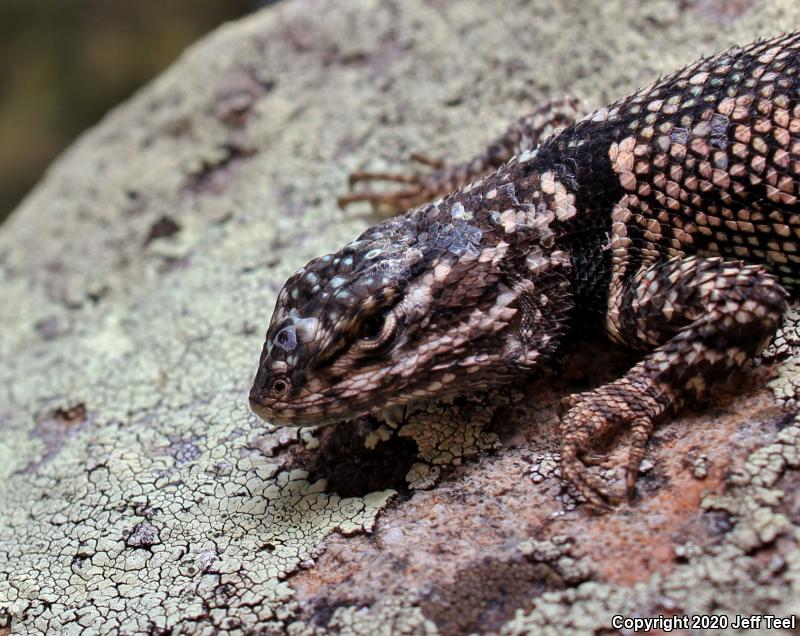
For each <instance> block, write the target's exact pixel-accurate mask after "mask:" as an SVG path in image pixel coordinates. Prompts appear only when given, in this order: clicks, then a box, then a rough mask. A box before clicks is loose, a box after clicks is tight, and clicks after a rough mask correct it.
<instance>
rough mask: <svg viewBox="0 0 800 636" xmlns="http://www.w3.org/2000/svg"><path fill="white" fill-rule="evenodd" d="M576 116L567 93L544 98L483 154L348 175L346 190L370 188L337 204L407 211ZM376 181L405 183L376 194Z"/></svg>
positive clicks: (420, 157)
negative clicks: (416, 170)
mask: <svg viewBox="0 0 800 636" xmlns="http://www.w3.org/2000/svg"><path fill="white" fill-rule="evenodd" d="M577 115H578V103H577V100H575V99H574V98H572V97H565V98H563V99H561V100H556V101H552V102H547V103H546V104H544V105H542V106H540V107H539V108H537V109H536V110H535V111H533V112H532V113H530V114H529V115H526V116H525V117H522V118H520V119H518V120H517V121H516V122H514V123H513V124H512V125H511V126H510V127H509V128H508V130H506V132H505V133H504V134H503V135H502V136H501V137H499V138H498V139H496V140H494V141H493V142H492V143H490V144H489V145H488V146H487V148H486V149H485V150H484V151H483V152H482V153H480V154H479V155H477V156H476V157H474V158H473V159H472V160H470V161H467V162H464V163H455V164H448V163H446V162H444V161H440V160H438V159H431V158H429V157H426V156H424V155H420V154H412V155H411V158H412V159H413V160H414V161H416V162H418V163H421V164H423V165H426V166H429V167H430V168H432V172H427V173H422V174H405V173H403V172H368V171H362V172H355V173H353V174H352V175H350V188H351V189H352V188H353V187H354V186H355V185H357V184H360V183H364V184H367V185H368V188H367V189H365V190H361V191H357V192H351V193H350V194H346V195H343V196H341V197H339V200H338V203H339V207H346V206H348V205H350V204H351V203H356V202H359V201H367V202H369V203H371V204H372V207H373V209H375V210H376V211H385V212H387V213H390V214H399V213H401V212H405V211H406V210H408V209H410V208H412V207H414V206H417V205H421V204H423V203H427V202H429V201H433V200H434V199H437V198H438V197H441V196H444V195H445V194H448V193H450V192H453V191H454V190H457V189H458V188H460V187H461V186H463V185H466V184H467V183H469V182H470V181H472V180H474V179H476V178H478V177H481V176H483V175H485V174H488V173H489V172H491V171H492V170H495V169H497V168H499V167H500V166H501V165H503V164H504V163H505V162H506V161H508V160H509V159H511V157H513V156H514V155H516V154H519V153H520V152H521V151H522V150H525V149H526V148H535V147H536V146H538V145H539V144H540V143H541V142H542V141H543V140H544V139H546V138H547V137H549V136H550V135H552V134H553V133H554V132H555V131H556V130H557V129H559V128H563V127H565V126H568V125H570V124H572V123H573V122H574V121H575V119H576V118H577ZM380 181H386V182H389V183H399V184H402V185H403V187H400V188H397V189H395V190H388V191H386V192H378V191H375V190H372V189H371V187H369V186H371V185H372V184H373V183H376V182H380Z"/></svg>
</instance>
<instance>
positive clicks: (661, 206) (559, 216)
mask: <svg viewBox="0 0 800 636" xmlns="http://www.w3.org/2000/svg"><path fill="white" fill-rule="evenodd" d="M574 106H575V104H574V102H573V101H572V100H569V99H567V100H563V101H561V102H557V103H555V104H554V105H553V106H551V107H543V108H541V109H539V110H537V111H535V112H534V113H533V114H531V115H529V116H527V117H523V118H522V119H520V120H518V121H517V122H516V123H515V124H513V125H512V126H511V127H510V128H509V130H508V131H507V132H506V133H505V134H504V135H503V136H502V137H501V138H499V139H498V140H496V141H495V142H493V143H492V144H491V145H490V146H489V147H488V149H487V150H486V151H485V152H483V153H482V154H480V155H479V156H478V157H477V158H475V159H473V160H472V161H469V162H467V163H464V164H453V165H450V164H441V163H435V162H429V163H431V164H432V166H433V170H432V171H428V172H427V173H423V174H420V175H416V176H405V175H402V174H399V173H398V174H392V173H389V174H386V173H363V172H362V173H356V174H355V175H353V178H352V180H351V181H352V182H353V183H354V184H356V183H367V184H369V183H371V182H376V181H378V180H389V181H395V182H399V183H400V184H402V185H400V186H398V189H397V190H394V191H391V190H390V191H388V192H376V191H374V190H371V189H366V190H363V189H362V191H361V192H354V193H352V194H350V195H347V196H345V197H343V198H342V199H341V200H340V203H341V204H342V205H347V204H349V203H353V202H355V201H369V202H371V203H372V204H373V205H374V206H377V207H380V206H384V207H386V208H388V209H389V210H390V211H393V212H396V213H403V212H405V214H400V215H399V216H395V217H392V218H389V219H386V220H384V221H382V222H380V223H378V224H376V225H374V226H373V227H370V228H369V229H367V230H366V231H364V232H363V233H362V234H361V235H360V236H359V237H358V238H357V239H356V240H355V241H353V242H351V243H349V244H348V245H345V246H344V247H342V248H341V249H340V250H339V251H338V252H335V253H332V254H328V255H325V256H321V257H319V258H316V259H314V260H312V261H311V262H309V263H308V264H307V265H305V266H304V267H301V268H300V269H299V270H298V271H297V272H295V273H294V274H293V275H292V276H291V277H290V278H289V279H288V281H287V282H286V284H285V285H284V287H283V289H282V290H281V291H280V293H279V295H278V298H277V303H276V307H275V310H274V313H273V315H272V319H271V322H270V323H269V327H268V329H267V332H266V340H265V343H264V346H263V349H262V351H261V356H260V361H259V365H258V370H257V373H256V375H255V379H254V381H253V385H252V389H251V392H250V398H249V399H250V406H251V408H252V410H253V411H254V412H255V413H256V414H257V415H259V416H260V417H262V418H263V419H265V420H267V421H270V422H272V423H275V424H282V425H295V426H305V425H315V424H322V423H332V422H338V421H342V420H347V419H351V418H355V417H357V416H360V415H364V414H367V413H380V412H381V411H383V410H385V409H388V408H390V407H393V406H397V405H404V404H408V403H410V402H414V401H417V400H425V399H433V398H437V397H440V396H448V395H459V394H464V393H472V392H475V391H479V390H486V389H490V388H493V387H501V386H503V385H506V384H508V383H510V382H512V381H514V380H515V379H517V378H520V377H526V376H527V375H530V374H531V373H534V372H536V371H537V370H540V369H541V368H543V365H546V363H547V362H548V361H551V360H552V359H553V358H554V356H556V355H557V354H558V352H559V351H560V350H561V349H562V347H563V346H564V345H565V343H568V342H569V341H570V339H571V338H574V337H575V335H576V334H582V333H585V332H592V331H594V332H595V333H599V334H601V335H602V336H603V337H605V338H607V339H608V340H610V341H612V342H613V343H616V344H618V345H622V346H625V347H629V348H632V349H635V350H639V351H640V352H641V354H640V355H641V357H640V359H639V361H638V362H637V363H635V364H634V366H633V367H632V368H630V369H629V370H628V371H627V373H625V374H624V375H623V376H622V377H620V378H618V379H616V380H613V381H611V382H609V383H607V384H604V385H601V386H598V387H596V388H594V389H591V390H588V391H586V392H582V393H578V394H575V395H573V396H571V397H570V398H569V400H568V408H567V409H566V412H565V414H564V415H563V417H562V419H561V424H560V461H561V474H562V477H563V478H564V479H566V480H567V481H568V482H571V483H572V484H573V485H574V486H575V487H576V488H577V490H578V491H579V492H580V493H581V495H582V496H583V497H584V498H585V499H586V501H587V502H588V503H589V504H590V505H592V506H596V507H598V508H605V509H608V508H610V507H611V506H612V505H614V504H618V503H620V502H622V501H624V500H625V499H626V498H627V499H630V498H631V497H633V495H634V493H635V483H636V478H637V474H638V469H639V465H640V463H641V461H642V459H643V458H644V455H645V451H646V447H647V442H648V439H649V437H650V435H651V432H652V430H653V427H654V425H655V424H656V423H657V422H658V421H659V420H661V419H662V418H664V417H665V416H666V415H667V414H669V413H674V412H677V410H679V409H680V408H681V407H682V406H684V405H685V404H686V403H687V402H689V401H692V400H697V399H700V398H703V397H704V396H705V395H706V394H707V392H708V389H709V387H710V386H711V385H712V384H713V383H714V382H717V381H721V380H724V379H726V378H727V377H728V376H729V375H731V374H732V373H734V372H736V371H737V370H740V369H742V368H743V367H744V366H745V365H746V364H747V363H748V361H750V360H751V359H752V358H753V357H755V356H756V355H757V354H758V353H759V352H760V350H761V349H762V348H763V347H764V346H765V345H766V344H767V343H768V342H769V341H770V339H771V338H772V337H773V335H774V333H775V331H776V329H777V328H778V326H779V324H780V322H781V320H782V317H783V314H784V312H785V310H786V308H787V306H788V303H789V302H790V301H791V300H792V299H794V298H796V296H797V292H798V290H799V289H800V207H799V206H798V196H800V32H794V33H787V34H783V35H779V36H776V37H773V38H771V39H761V40H757V41H755V42H753V43H750V44H747V45H742V46H735V47H733V48H731V49H729V50H726V51H724V52H722V53H719V54H717V55H715V56H711V57H706V58H703V59H700V60H698V61H696V62H695V63H692V64H689V65H688V66H686V67H684V68H683V69H680V70H678V71H676V72H674V73H672V74H670V75H667V76H664V77H662V78H659V79H658V80H657V81H655V82H654V83H652V84H651V85H649V86H647V87H644V88H641V89H640V90H637V91H636V92H634V93H633V94H631V95H630V96H628V97H625V98H623V99H621V100H619V101H617V102H615V103H613V104H611V105H609V106H606V107H603V108H600V109H598V110H595V111H594V112H592V113H590V114H588V115H586V116H585V117H582V118H578V117H572V111H574V110H575V108H574ZM553 128H556V130H555V131H553V130H552V129H553ZM548 131H549V132H551V133H552V134H549V136H547V133H548ZM362 188H363V186H362ZM621 430H628V431H630V442H629V448H628V458H627V462H626V464H625V466H624V467H621V468H622V469H623V472H624V484H625V490H624V491H620V490H619V489H618V488H615V487H613V486H612V485H611V484H610V483H609V482H607V481H605V480H603V479H601V478H600V476H599V475H598V474H596V472H595V471H594V470H593V469H592V466H593V465H594V464H596V463H598V462H602V461H603V460H604V456H603V455H601V454H600V453H599V452H598V450H597V449H598V442H599V441H600V440H602V439H604V438H605V437H608V436H609V435H611V434H613V433H615V432H619V431H621Z"/></svg>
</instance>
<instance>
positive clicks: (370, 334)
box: [361, 316, 384, 340]
mask: <svg viewBox="0 0 800 636" xmlns="http://www.w3.org/2000/svg"><path fill="white" fill-rule="evenodd" d="M383 323H384V319H383V316H376V317H374V318H370V319H369V320H367V321H365V322H364V323H363V324H362V325H361V338H362V340H375V339H376V338H377V337H378V336H380V335H381V331H383Z"/></svg>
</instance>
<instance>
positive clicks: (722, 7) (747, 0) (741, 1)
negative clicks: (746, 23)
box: [676, 0, 758, 24]
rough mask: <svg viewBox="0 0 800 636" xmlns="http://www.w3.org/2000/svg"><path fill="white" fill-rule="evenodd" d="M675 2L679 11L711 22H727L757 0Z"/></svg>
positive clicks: (738, 15) (745, 10)
mask: <svg viewBox="0 0 800 636" xmlns="http://www.w3.org/2000/svg"><path fill="white" fill-rule="evenodd" d="M676 3H677V5H678V8H679V9H680V10H681V11H691V12H692V13H698V14H700V15H701V16H702V17H704V18H706V19H708V20H711V21H713V22H718V23H722V24H729V23H731V22H735V21H736V20H737V19H738V18H740V17H741V16H742V15H744V14H745V13H747V11H748V10H750V9H751V8H752V7H754V6H755V5H756V4H757V3H758V0H676Z"/></svg>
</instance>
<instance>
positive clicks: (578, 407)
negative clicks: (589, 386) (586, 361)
mask: <svg viewBox="0 0 800 636" xmlns="http://www.w3.org/2000/svg"><path fill="white" fill-rule="evenodd" d="M660 410H661V409H660V408H659V405H658V404H657V401H656V400H655V399H654V398H653V397H651V396H650V395H648V394H647V393H646V392H644V391H641V392H640V391H638V390H637V387H636V385H634V384H631V383H630V382H627V381H626V380H624V379H623V380H620V381H618V382H615V383H612V384H610V385H607V386H605V387H601V388H599V389H597V390H595V391H590V392H588V393H584V394H583V395H581V396H580V397H579V399H577V400H573V405H572V407H571V408H570V410H569V411H568V412H567V414H566V415H565V416H564V419H563V420H562V423H561V434H562V437H561V474H562V475H563V477H564V478H565V479H566V480H567V481H569V482H570V483H572V484H573V485H574V486H575V487H576V488H577V489H578V492H580V494H581V495H582V496H583V497H584V498H585V499H586V500H587V502H588V503H589V504H590V505H592V506H594V507H595V508H598V509H600V510H610V509H611V507H612V506H613V505H616V504H619V503H622V502H624V501H626V500H627V501H630V500H631V499H632V498H633V496H634V492H635V487H636V478H637V475H638V473H639V465H640V464H641V462H642V459H643V458H644V455H645V450H646V447H647V441H648V439H649V438H650V433H651V432H652V430H653V415H655V414H658V413H659V412H660ZM620 426H628V427H630V428H631V430H632V435H633V437H632V440H631V446H630V450H629V452H628V461H627V464H626V466H625V492H624V493H620V492H618V491H617V490H616V489H614V488H613V486H612V485H611V484H609V483H608V482H607V481H606V480H605V479H603V478H601V477H600V476H599V475H597V474H596V473H594V472H592V471H591V470H590V469H589V467H590V466H594V465H598V464H601V463H604V462H605V460H606V459H607V457H606V456H605V455H602V454H599V453H597V452H596V451H595V449H594V445H595V444H596V443H597V442H598V441H600V440H602V439H603V438H605V437H607V436H608V435H609V434H610V433H611V432H613V431H614V430H615V429H618V428H619V427H620Z"/></svg>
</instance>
